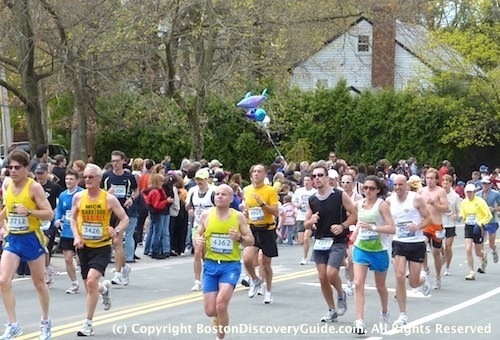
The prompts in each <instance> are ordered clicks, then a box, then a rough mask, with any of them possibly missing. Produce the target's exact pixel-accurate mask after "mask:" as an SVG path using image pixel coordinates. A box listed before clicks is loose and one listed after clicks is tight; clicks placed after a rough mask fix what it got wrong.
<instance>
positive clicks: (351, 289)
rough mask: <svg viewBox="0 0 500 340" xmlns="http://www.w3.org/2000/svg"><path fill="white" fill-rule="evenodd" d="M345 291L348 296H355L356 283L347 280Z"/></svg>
mask: <svg viewBox="0 0 500 340" xmlns="http://www.w3.org/2000/svg"><path fill="white" fill-rule="evenodd" d="M344 291H345V293H346V295H347V296H353V295H354V283H352V281H347V285H346V287H345V288H344Z"/></svg>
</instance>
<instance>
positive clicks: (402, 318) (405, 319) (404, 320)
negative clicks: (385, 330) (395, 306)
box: [392, 313, 408, 328]
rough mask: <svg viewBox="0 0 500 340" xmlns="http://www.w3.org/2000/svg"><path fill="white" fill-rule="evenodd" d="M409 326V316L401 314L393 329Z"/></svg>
mask: <svg viewBox="0 0 500 340" xmlns="http://www.w3.org/2000/svg"><path fill="white" fill-rule="evenodd" d="M406 324H408V316H406V314H405V313H401V314H399V317H398V319H397V320H396V321H394V323H393V324H392V327H393V328H394V327H401V326H404V325H406Z"/></svg>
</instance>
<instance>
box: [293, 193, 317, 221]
mask: <svg viewBox="0 0 500 340" xmlns="http://www.w3.org/2000/svg"><path fill="white" fill-rule="evenodd" d="M316 192H318V191H317V190H316V189H315V188H311V189H309V190H307V189H306V188H305V187H301V188H298V189H297V190H295V192H294V193H293V196H292V203H293V205H294V206H297V204H300V207H298V208H295V209H296V211H297V215H296V217H295V219H296V220H297V221H305V219H306V210H307V206H308V205H309V197H311V196H313V195H314V194H316Z"/></svg>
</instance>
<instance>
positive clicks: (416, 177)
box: [406, 175, 422, 183]
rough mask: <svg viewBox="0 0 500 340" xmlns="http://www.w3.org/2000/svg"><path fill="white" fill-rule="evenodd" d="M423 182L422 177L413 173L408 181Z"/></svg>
mask: <svg viewBox="0 0 500 340" xmlns="http://www.w3.org/2000/svg"><path fill="white" fill-rule="evenodd" d="M413 182H422V179H421V178H420V177H419V176H417V175H411V176H410V178H409V179H408V181H406V183H413Z"/></svg>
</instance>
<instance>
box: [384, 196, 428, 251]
mask: <svg viewBox="0 0 500 340" xmlns="http://www.w3.org/2000/svg"><path fill="white" fill-rule="evenodd" d="M416 195H417V193H415V192H413V191H409V192H408V196H407V197H406V200H405V201H404V202H399V201H398V196H397V195H396V193H394V194H392V195H391V196H389V202H390V205H391V214H392V217H393V218H394V223H395V224H396V234H395V235H394V238H393V240H394V241H399V242H405V243H415V242H424V233H423V232H422V230H421V229H420V230H417V231H416V232H410V231H409V230H408V227H407V225H408V224H410V223H414V224H419V223H420V222H421V221H422V216H421V215H420V211H418V209H416V208H415V207H414V205H413V202H414V201H415V197H416Z"/></svg>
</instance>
